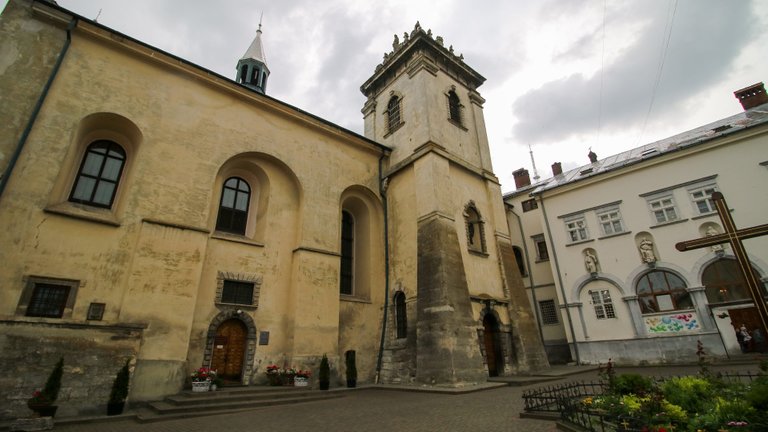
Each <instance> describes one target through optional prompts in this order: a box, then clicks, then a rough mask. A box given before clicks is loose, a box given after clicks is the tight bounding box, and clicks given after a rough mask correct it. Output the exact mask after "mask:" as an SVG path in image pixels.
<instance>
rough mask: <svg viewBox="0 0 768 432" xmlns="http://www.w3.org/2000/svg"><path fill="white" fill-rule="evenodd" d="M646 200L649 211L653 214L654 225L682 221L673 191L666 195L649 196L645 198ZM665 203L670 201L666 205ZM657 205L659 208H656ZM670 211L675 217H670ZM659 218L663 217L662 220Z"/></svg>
mask: <svg viewBox="0 0 768 432" xmlns="http://www.w3.org/2000/svg"><path fill="white" fill-rule="evenodd" d="M645 200H646V202H647V203H648V210H649V211H650V212H651V221H652V223H653V225H664V224H667V223H671V222H676V221H679V220H681V217H680V210H678V208H677V203H676V202H675V196H674V195H673V194H672V192H671V191H669V192H667V193H664V194H659V195H653V196H647V197H645ZM665 201H668V203H666V204H665ZM656 204H658V207H657V208H654V205H656ZM670 210H671V211H672V213H673V216H674V217H670V216H669V211H670ZM659 216H661V218H660V217H659Z"/></svg>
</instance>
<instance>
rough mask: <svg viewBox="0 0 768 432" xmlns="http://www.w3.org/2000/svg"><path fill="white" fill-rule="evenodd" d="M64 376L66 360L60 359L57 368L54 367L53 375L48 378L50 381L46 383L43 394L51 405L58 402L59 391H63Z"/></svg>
mask: <svg viewBox="0 0 768 432" xmlns="http://www.w3.org/2000/svg"><path fill="white" fill-rule="evenodd" d="M63 374H64V358H63V357H62V358H59V361H58V362H56V366H54V367H53V370H52V371H51V374H50V375H49V376H48V381H46V382H45V387H44V388H43V391H42V394H43V396H45V398H46V399H48V400H49V401H50V402H51V403H53V402H56V399H57V398H58V397H59V390H61V377H62V375H63Z"/></svg>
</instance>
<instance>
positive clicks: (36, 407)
mask: <svg viewBox="0 0 768 432" xmlns="http://www.w3.org/2000/svg"><path fill="white" fill-rule="evenodd" d="M27 406H28V407H29V409H31V410H32V411H34V412H35V413H37V415H38V416H40V417H55V416H56V410H57V409H59V407H58V406H57V405H51V404H33V403H27Z"/></svg>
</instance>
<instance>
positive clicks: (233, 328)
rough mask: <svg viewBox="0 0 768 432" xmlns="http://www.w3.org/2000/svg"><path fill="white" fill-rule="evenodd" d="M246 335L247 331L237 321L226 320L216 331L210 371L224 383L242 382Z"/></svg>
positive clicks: (241, 323) (240, 322) (242, 324)
mask: <svg viewBox="0 0 768 432" xmlns="http://www.w3.org/2000/svg"><path fill="white" fill-rule="evenodd" d="M247 335H248V329H247V328H246V327H245V324H244V323H243V322H242V321H240V320H239V319H229V320H226V321H224V322H223V323H221V325H219V327H218V328H217V329H216V336H215V338H214V340H213V352H212V353H211V369H213V370H215V371H216V372H217V373H218V375H219V377H221V378H222V379H223V380H224V381H234V382H238V383H239V382H240V381H241V380H242V377H243V360H244V358H245V349H246V338H247Z"/></svg>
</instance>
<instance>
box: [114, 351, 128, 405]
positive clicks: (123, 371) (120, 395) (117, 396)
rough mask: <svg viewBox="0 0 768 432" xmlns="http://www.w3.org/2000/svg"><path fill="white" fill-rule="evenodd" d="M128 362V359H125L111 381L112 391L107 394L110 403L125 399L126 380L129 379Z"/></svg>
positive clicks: (126, 391)
mask: <svg viewBox="0 0 768 432" xmlns="http://www.w3.org/2000/svg"><path fill="white" fill-rule="evenodd" d="M130 362H131V360H130V359H128V360H126V361H125V365H123V367H122V368H120V371H119V372H118V373H117V376H116V377H115V381H114V382H112V391H111V392H110V394H109V403H111V404H117V403H121V402H125V399H126V398H127V397H128V380H129V379H130V370H129V369H128V365H129V364H130Z"/></svg>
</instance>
